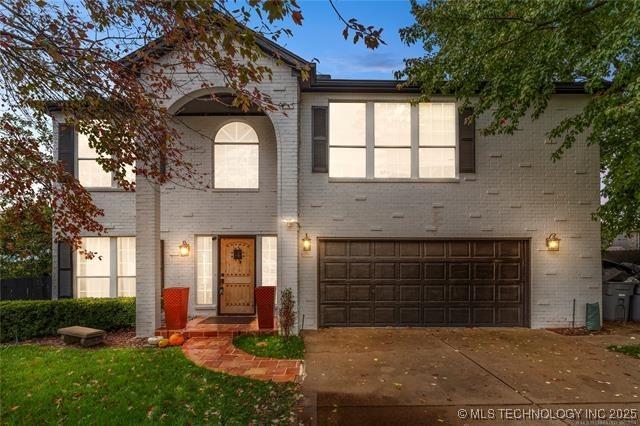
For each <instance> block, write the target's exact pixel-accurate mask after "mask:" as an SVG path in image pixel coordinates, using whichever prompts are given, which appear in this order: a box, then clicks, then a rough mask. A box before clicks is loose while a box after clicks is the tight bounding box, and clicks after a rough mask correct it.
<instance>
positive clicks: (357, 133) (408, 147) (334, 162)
mask: <svg viewBox="0 0 640 426" xmlns="http://www.w3.org/2000/svg"><path fill="white" fill-rule="evenodd" d="M456 112H457V111H456V105H455V104H454V103H444V102H441V103H440V102H438V103H421V104H419V105H411V104H410V103H408V102H332V103H330V104H329V176H330V177H332V178H367V179H420V178H427V179H428V178H455V177H456V161H455V160H456V140H457V136H456V116H457V114H456Z"/></svg>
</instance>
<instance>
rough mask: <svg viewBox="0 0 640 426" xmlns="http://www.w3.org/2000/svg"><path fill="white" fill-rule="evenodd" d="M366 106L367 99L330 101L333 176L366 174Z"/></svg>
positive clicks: (330, 146)
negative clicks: (349, 101) (341, 101)
mask: <svg viewBox="0 0 640 426" xmlns="http://www.w3.org/2000/svg"><path fill="white" fill-rule="evenodd" d="M366 108H367V104H365V103H364V102H360V103H331V104H329V123H330V126H329V174H330V176H332V177H339V178H341V177H355V178H358V177H365V176H366V175H367V161H366V158H367V151H366V132H367V129H366Z"/></svg>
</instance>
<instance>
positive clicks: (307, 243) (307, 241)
mask: <svg viewBox="0 0 640 426" xmlns="http://www.w3.org/2000/svg"><path fill="white" fill-rule="evenodd" d="M302 250H304V251H311V238H309V234H307V233H305V234H304V238H303V239H302Z"/></svg>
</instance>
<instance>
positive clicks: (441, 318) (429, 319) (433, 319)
mask: <svg viewBox="0 0 640 426" xmlns="http://www.w3.org/2000/svg"><path fill="white" fill-rule="evenodd" d="M422 311H423V313H424V324H425V325H430V326H434V327H437V326H444V325H447V312H446V308H444V307H440V308H424V309H423V310H422Z"/></svg>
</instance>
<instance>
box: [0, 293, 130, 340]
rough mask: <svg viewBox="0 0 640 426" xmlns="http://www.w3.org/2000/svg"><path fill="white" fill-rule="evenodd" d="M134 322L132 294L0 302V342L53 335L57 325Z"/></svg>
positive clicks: (106, 326)
mask: <svg viewBox="0 0 640 426" xmlns="http://www.w3.org/2000/svg"><path fill="white" fill-rule="evenodd" d="M135 322H136V299H135V298H134V297H121V298H114V299H91V298H87V299H63V300H17V301H8V302H0V342H10V341H15V340H24V339H29V338H32V337H42V336H53V335H55V334H56V333H57V332H58V328H60V327H69V326H72V325H81V326H85V327H92V328H99V329H101V330H107V331H109V330H118V329H122V328H129V327H133V326H134V325H135Z"/></svg>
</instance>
